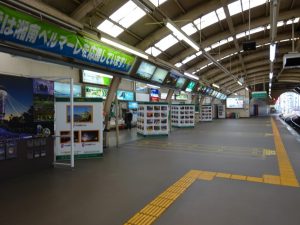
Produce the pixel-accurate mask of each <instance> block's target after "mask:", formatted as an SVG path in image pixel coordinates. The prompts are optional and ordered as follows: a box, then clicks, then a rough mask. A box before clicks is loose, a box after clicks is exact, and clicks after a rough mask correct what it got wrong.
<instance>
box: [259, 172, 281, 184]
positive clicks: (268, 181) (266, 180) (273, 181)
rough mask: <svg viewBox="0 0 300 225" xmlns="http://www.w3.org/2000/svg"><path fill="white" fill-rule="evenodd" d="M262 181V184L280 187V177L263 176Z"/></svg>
mask: <svg viewBox="0 0 300 225" xmlns="http://www.w3.org/2000/svg"><path fill="white" fill-rule="evenodd" d="M263 179H264V183H266V184H277V185H280V176H274V175H268V174H264V175H263Z"/></svg>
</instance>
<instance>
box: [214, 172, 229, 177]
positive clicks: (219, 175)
mask: <svg viewBox="0 0 300 225" xmlns="http://www.w3.org/2000/svg"><path fill="white" fill-rule="evenodd" d="M216 177H218V178H230V177H231V174H230V173H217V174H216Z"/></svg>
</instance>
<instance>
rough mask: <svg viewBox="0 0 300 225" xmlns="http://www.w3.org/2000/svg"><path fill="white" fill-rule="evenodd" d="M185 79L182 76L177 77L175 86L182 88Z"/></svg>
mask: <svg viewBox="0 0 300 225" xmlns="http://www.w3.org/2000/svg"><path fill="white" fill-rule="evenodd" d="M185 81H186V79H185V78H183V77H179V78H178V80H177V82H176V88H182V87H183V85H184V84H185Z"/></svg>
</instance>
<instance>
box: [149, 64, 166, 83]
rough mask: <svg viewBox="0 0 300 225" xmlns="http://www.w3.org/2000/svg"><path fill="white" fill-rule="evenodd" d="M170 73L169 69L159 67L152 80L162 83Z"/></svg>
mask: <svg viewBox="0 0 300 225" xmlns="http://www.w3.org/2000/svg"><path fill="white" fill-rule="evenodd" d="M167 74H168V71H167V70H165V69H161V68H159V67H157V69H156V70H155V72H154V74H153V76H152V78H151V80H152V81H155V82H158V83H160V84H162V83H163V82H164V80H165V78H166V76H167Z"/></svg>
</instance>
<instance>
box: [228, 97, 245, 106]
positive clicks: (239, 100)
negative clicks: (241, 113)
mask: <svg viewBox="0 0 300 225" xmlns="http://www.w3.org/2000/svg"><path fill="white" fill-rule="evenodd" d="M226 107H227V108H230V109H242V108H244V97H243V96H237V97H230V98H227V99H226Z"/></svg>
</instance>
